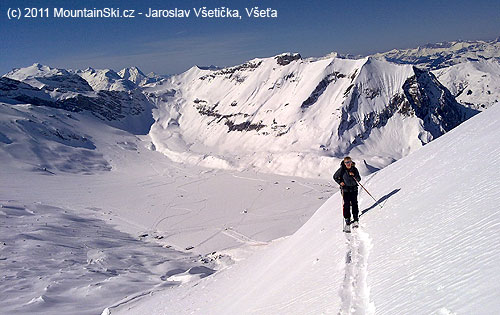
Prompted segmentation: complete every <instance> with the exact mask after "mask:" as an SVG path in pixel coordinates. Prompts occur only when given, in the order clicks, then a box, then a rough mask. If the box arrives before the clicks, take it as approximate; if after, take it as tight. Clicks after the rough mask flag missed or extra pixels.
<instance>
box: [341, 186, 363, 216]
mask: <svg viewBox="0 0 500 315" xmlns="http://www.w3.org/2000/svg"><path fill="white" fill-rule="evenodd" d="M342 197H343V198H344V219H349V220H350V219H351V207H352V218H353V220H354V221H358V213H359V209H358V192H357V191H343V192H342Z"/></svg>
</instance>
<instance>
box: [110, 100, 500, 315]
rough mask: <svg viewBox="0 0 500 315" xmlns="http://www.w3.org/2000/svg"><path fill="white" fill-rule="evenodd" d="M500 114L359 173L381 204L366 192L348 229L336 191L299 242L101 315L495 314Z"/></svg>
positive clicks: (498, 303)
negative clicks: (344, 230) (350, 230)
mask: <svg viewBox="0 0 500 315" xmlns="http://www.w3.org/2000/svg"><path fill="white" fill-rule="evenodd" d="M499 116H500V106H498V105H495V106H492V108H490V109H488V111H486V112H483V113H481V114H479V115H477V116H475V117H473V118H472V119H470V120H469V121H467V122H465V123H463V124H462V125H460V126H458V127H457V128H456V129H454V130H452V131H451V132H449V133H447V134H446V135H444V136H442V137H440V138H439V139H436V140H435V141H433V142H431V143H430V144H428V145H427V146H425V147H423V148H421V149H420V150H418V151H416V152H414V153H412V154H410V155H408V156H407V157H405V158H403V159H401V160H399V161H398V162H396V163H394V164H392V165H390V166H388V167H386V168H385V169H383V170H381V171H380V172H377V173H376V174H375V175H373V176H372V177H369V178H364V179H363V182H364V183H365V186H366V188H367V189H368V190H369V191H370V192H371V193H372V194H373V195H375V196H377V197H378V198H380V199H379V201H380V202H381V204H383V208H379V207H378V206H377V205H376V204H375V203H374V201H373V200H372V199H371V198H370V197H369V196H368V195H367V194H366V193H364V192H361V193H360V209H361V210H362V211H363V214H362V216H361V219H360V220H361V228H359V229H358V230H355V232H353V233H352V234H350V235H348V234H344V233H342V218H341V215H340V207H341V204H342V201H341V196H340V193H336V194H335V195H333V196H332V197H331V198H330V199H329V200H328V201H327V202H326V203H325V204H324V205H323V206H322V207H321V208H319V209H318V210H317V211H316V213H315V214H314V215H313V216H312V218H311V219H310V220H309V221H308V222H307V223H306V224H304V225H303V226H302V227H301V228H300V229H299V230H298V231H297V232H296V233H294V234H293V235H292V236H290V237H288V238H285V239H281V240H277V241H275V242H273V243H271V244H269V245H267V246H265V247H263V246H255V245H254V246H251V245H249V247H250V248H253V252H254V254H253V255H251V256H250V257H249V258H246V259H242V260H240V261H239V262H238V263H237V264H236V265H234V266H232V267H231V268H226V269H223V270H221V271H219V272H217V273H215V274H213V275H211V276H209V277H207V278H204V279H201V280H197V281H194V282H191V283H185V284H183V285H182V286H179V287H176V288H172V289H169V290H165V291H163V292H157V293H154V294H151V295H149V296H147V297H144V298H143V299H141V300H137V301H130V303H126V304H119V303H117V304H115V305H112V306H110V307H109V308H107V309H106V310H105V311H104V312H103V314H162V313H172V314H495V313H496V312H497V311H498V310H499V309H500V300H499V299H498V292H499V290H500V273H498V269H499V268H498V260H499V259H500V237H499V236H500V234H499V233H498V228H499V226H500V208H499V207H498V204H499V203H500V193H499V190H498V187H499V185H500V177H498V176H495V175H494V174H496V173H497V170H498V168H499V167H500V149H499V148H500V140H499V139H500V128H499V125H498V117H499ZM335 209H338V211H337V210H335ZM179 281H181V280H180V279H179Z"/></svg>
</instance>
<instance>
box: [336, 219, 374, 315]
mask: <svg viewBox="0 0 500 315" xmlns="http://www.w3.org/2000/svg"><path fill="white" fill-rule="evenodd" d="M346 238H347V252H346V264H345V275H344V281H343V283H342V287H341V289H340V292H339V293H340V298H341V308H340V311H339V314H340V315H351V314H353V315H354V314H359V315H365V314H367V315H371V314H375V304H374V303H373V302H370V288H369V287H368V283H367V280H366V279H367V276H368V270H367V269H368V256H369V254H370V250H371V247H372V243H371V239H370V236H369V235H368V234H367V233H366V232H364V231H363V230H362V229H361V228H357V229H354V230H353V232H352V233H350V234H346Z"/></svg>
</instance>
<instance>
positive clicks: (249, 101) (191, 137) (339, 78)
mask: <svg viewBox="0 0 500 315" xmlns="http://www.w3.org/2000/svg"><path fill="white" fill-rule="evenodd" d="M280 57H283V55H278V56H275V57H271V58H263V59H254V60H251V61H248V62H247V63H245V64H243V65H240V66H235V67H231V68H226V69H221V70H216V71H211V70H202V69H200V68H198V67H193V68H191V69H190V70H188V71H186V72H185V73H183V74H181V75H177V76H172V77H170V78H169V79H167V80H165V81H162V82H161V83H159V84H156V85H154V86H151V87H149V88H147V89H146V91H147V93H149V95H150V98H151V99H153V100H155V102H156V106H157V109H156V110H155V112H154V115H155V121H156V122H155V123H154V124H153V125H152V127H151V130H150V136H151V138H152V142H153V143H154V145H155V148H156V149H157V150H158V151H159V152H162V153H164V154H165V155H166V156H168V157H169V158H170V159H172V160H174V161H176V162H179V163H189V164H194V165H202V166H206V167H212V168H222V169H231V170H240V171H241V170H245V169H255V170H257V171H259V172H266V173H273V174H281V175H286V176H301V177H309V178H317V177H320V178H324V179H326V178H329V172H330V170H331V169H332V168H334V167H336V165H338V163H339V160H340V159H341V158H342V157H343V156H345V155H351V156H353V157H354V158H359V159H363V160H364V161H365V163H364V164H361V168H362V169H361V171H362V173H365V174H366V173H369V172H371V170H372V169H373V168H375V169H379V168H383V167H385V166H387V165H388V164H390V163H392V162H393V161H395V160H398V159H400V158H401V157H403V156H406V155H407V154H409V153H411V152H413V151H415V150H417V149H419V148H420V147H422V145H423V144H425V143H427V142H429V141H430V140H432V139H433V138H435V137H436V136H437V134H436V133H435V132H432V131H431V130H427V129H425V128H427V125H426V123H423V122H422V117H418V116H417V115H415V114H414V112H412V111H411V110H409V109H408V108H406V107H405V106H406V105H405V104H407V103H405V102H407V100H406V97H407V96H405V95H406V94H405V93H406V91H404V90H403V86H404V84H405V83H406V82H408V81H409V80H411V78H414V77H415V75H416V73H415V70H414V69H413V68H412V66H410V65H397V64H392V63H389V62H386V61H380V60H376V59H374V58H362V59H357V60H353V59H341V58H334V57H333V58H322V59H306V60H302V59H297V60H293V61H291V62H290V63H288V64H286V65H281V64H278V63H277V59H278V58H280ZM290 58H292V59H293V58H296V55H290ZM437 83H438V82H437V81H436V82H430V83H429V84H428V86H426V87H422V88H421V89H422V90H425V89H431V88H434V89H435V90H436V91H437V92H436V93H434V94H435V95H440V92H442V93H441V95H446V93H445V92H444V91H442V89H443V87H442V86H440V84H439V85H436V84H437ZM450 97H451V96H450ZM423 98H425V97H423ZM429 98H431V97H429ZM405 100H406V101H405ZM422 102H424V101H422ZM439 102H441V104H440V107H442V108H446V109H444V111H447V110H449V109H450V108H449V107H456V106H458V104H454V103H453V104H451V103H446V102H447V100H446V99H445V100H443V99H440V100H439ZM391 104H392V105H391ZM389 105H390V106H393V108H392V107H390V106H389ZM408 106H409V105H408ZM410 107H411V106H410ZM415 111H416V109H415ZM432 119H433V120H434V121H439V120H440V119H442V118H440V116H439V115H435V116H434V117H433V118H432ZM458 123H459V122H458V121H455V122H452V124H458ZM231 126H232V127H233V129H231ZM235 126H236V127H235ZM438 129H439V128H438ZM283 148H286V150H283ZM365 164H366V165H367V166H365Z"/></svg>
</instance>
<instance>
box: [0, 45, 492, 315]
mask: <svg viewBox="0 0 500 315" xmlns="http://www.w3.org/2000/svg"><path fill="white" fill-rule="evenodd" d="M497 46H498V45H497V44H496V43H494V42H492V43H487V42H475V43H472V42H459V43H449V44H439V45H435V46H428V47H424V48H421V49H417V50H416V51H405V52H404V54H403V55H404V56H403V57H401V60H403V59H405V58H407V57H411V56H413V57H415V58H417V57H418V58H424V59H425V58H426V56H429V54H431V55H432V54H435V56H437V57H439V56H441V55H442V54H445V53H446V51H448V52H451V55H452V58H451V59H449V60H448V59H443V60H437V61H439V62H441V63H440V64H441V65H445V64H446V63H447V62H449V63H450V64H455V63H457V62H459V64H455V65H453V66H450V67H444V68H441V69H438V70H434V71H433V73H434V74H435V75H436V77H437V78H438V79H439V80H440V82H441V83H443V84H444V85H445V86H446V87H447V88H448V89H449V90H450V91H451V93H453V95H456V96H457V99H458V100H459V101H460V102H462V103H463V104H464V105H466V106H468V107H472V108H479V109H481V110H483V109H484V111H483V112H482V113H480V114H478V115H477V116H476V117H473V118H472V119H470V120H468V121H466V122H464V123H462V124H461V125H459V126H458V127H456V128H455V129H452V130H451V131H449V132H447V133H446V134H444V135H443V136H440V137H439V138H436V136H439V135H441V133H440V132H441V131H447V130H448V129H447V126H454V125H455V124H458V123H460V122H461V121H447V120H445V119H444V118H443V117H442V116H446V115H447V114H448V111H450V112H453V111H454V110H456V109H457V108H462V107H460V106H459V105H458V104H457V103H456V102H455V101H454V99H453V97H452V96H451V94H449V93H448V91H447V90H446V89H444V88H443V87H442V86H441V83H440V82H438V81H437V80H435V78H434V77H433V76H432V75H431V74H430V73H427V72H420V71H418V70H417V69H415V68H413V67H412V66H411V65H406V64H393V63H390V62H387V61H385V60H377V58H373V57H365V58H358V59H346V58H342V57H341V56H340V55H338V54H336V55H335V54H332V55H329V56H326V57H323V58H308V59H300V56H299V55H298V54H289V53H286V54H280V55H278V56H275V57H270V58H256V59H253V60H250V61H248V62H247V63H245V64H243V65H239V66H235V67H231V68H225V69H220V68H217V67H208V68H201V67H193V68H191V69H190V70H188V71H186V72H185V73H183V74H180V75H175V76H171V77H169V78H168V79H165V80H161V81H160V79H161V78H158V77H156V76H154V75H148V76H147V77H148V78H143V76H144V74H143V73H142V72H141V71H140V70H139V69H138V68H136V67H131V68H125V69H123V70H122V71H120V72H119V73H116V72H115V71H113V70H111V69H104V70H95V69H92V68H89V69H86V70H64V69H56V68H51V67H48V66H43V65H40V64H34V65H32V66H30V67H27V68H21V69H14V70H13V71H11V72H9V73H8V74H6V75H5V76H4V77H3V78H1V82H0V85H1V86H0V93H1V95H0V97H1V99H0V161H1V162H2V167H1V168H0V186H1V187H2V189H1V190H0V218H1V219H0V262H1V264H0V274H1V281H0V292H1V296H2V299H0V309H1V310H2V311H1V313H9V314H10V313H36V314H39V313H46V314H60V313H71V314H96V313H97V314H98V313H102V314H128V313H132V314H138V313H145V314H163V313H167V314H422V313H423V314H470V313H473V314H492V313H495V312H496V310H498V309H500V305H499V302H498V301H499V299H498V294H497V292H499V291H500V290H499V289H500V287H499V283H500V275H499V273H498V272H497V271H498V267H497V262H498V260H499V258H500V257H499V255H500V254H499V253H500V248H499V246H500V245H499V244H500V240H499V233H498V227H499V226H500V218H499V207H498V204H499V201H500V200H499V199H500V194H499V192H498V187H499V184H500V183H499V179H498V177H496V176H495V174H496V173H497V169H498V167H499V166H500V165H499V164H500V163H499V157H500V151H499V148H500V146H499V144H500V142H499V140H498V139H500V138H499V136H500V135H499V128H498V126H497V121H498V117H499V114H500V107H499V106H498V105H496V103H497V102H496V97H497V95H498V73H499V71H500V69H499V68H498V62H497V61H495V58H497V57H498V54H497V51H498V49H497V48H496V47H497ZM397 52H398V51H393V52H392V53H397ZM471 56H476V57H477V56H482V57H484V58H482V57H481V58H480V59H488V58H489V60H479V61H470V60H469V61H464V60H465V59H463V58H466V59H467V58H469V57H471ZM418 58H417V59H418ZM403 61H404V60H403ZM401 63H404V62H401ZM417 75H422V76H424V77H425V78H424V79H425V80H424V82H417V79H416V76H417ZM139 79H141V80H139ZM14 80H17V81H14ZM132 81H134V82H132ZM138 82H139V83H138ZM410 83H411V84H410ZM405 84H406V88H405ZM408 85H411V86H410V88H408ZM464 88H467V89H471V90H472V91H473V92H472V94H467V93H466V90H463V89H464ZM460 90H462V91H464V92H463V93H460ZM410 91H418V93H424V92H426V93H427V94H425V93H424V94H423V95H420V98H417V99H416V102H417V103H418V104H419V107H421V106H420V105H421V104H426V102H427V101H428V99H429V98H431V101H430V105H429V107H428V108H427V107H426V108H425V109H424V110H423V111H424V112H425V117H424V116H422V115H421V116H419V115H417V114H416V111H417V110H419V109H418V108H417V107H413V108H410V107H411V106H409V103H408V97H409V96H408V95H407V94H408V93H409V92H410ZM488 91H491V92H492V93H491V94H488ZM405 93H406V94H405ZM414 96H415V97H417V96H419V95H418V94H414V95H412V97H414ZM434 96H435V97H434ZM404 97H407V98H406V99H404ZM433 97H434V98H433ZM68 100H70V101H71V100H74V102H75V103H74V104H73V103H71V102H68ZM79 100H80V102H79ZM26 102H33V104H26ZM65 102H67V103H65ZM89 102H90V103H91V105H89ZM469 103H470V104H469ZM71 104H73V105H74V106H77V107H78V106H87V107H85V110H83V111H78V112H74V111H71V112H70V111H65V110H63V109H62V108H66V109H69V110H74V109H71ZM391 104H396V105H394V107H393V108H391V106H392V105H391ZM66 105H67V106H66ZM483 105H484V107H483ZM58 106H62V108H61V107H58ZM65 106H66V107H65ZM388 108H389V111H388ZM436 108H437V109H441V110H442V111H441V112H439V111H433V110H434V109H436ZM420 110H421V109H420ZM429 122H431V123H432V124H433V125H432V126H433V129H432V130H431V129H430V128H428V126H427V125H426V124H429ZM436 130H438V131H440V132H438V133H436ZM431 141H432V142H431ZM345 154H349V155H351V156H352V157H353V159H354V160H355V161H356V162H358V163H357V165H358V166H359V168H360V170H361V172H362V175H363V180H362V183H363V185H365V187H366V188H368V190H369V191H370V192H371V193H372V194H373V195H374V196H376V197H377V199H378V201H379V202H380V204H381V205H383V208H382V209H381V208H379V207H378V206H377V204H376V203H375V201H374V200H373V199H371V197H369V196H368V195H367V194H366V193H365V192H363V191H362V192H361V193H360V196H359V200H360V209H361V210H362V212H363V213H362V216H361V227H360V228H358V229H355V230H353V232H352V233H351V234H344V233H342V232H341V230H342V218H341V211H340V205H341V197H340V195H339V194H338V193H337V188H336V185H334V184H333V183H332V182H331V174H332V173H333V172H334V171H335V170H336V168H337V167H338V163H339V159H340V158H341V157H342V156H343V155H345ZM328 198H329V199H328ZM325 201H326V202H325Z"/></svg>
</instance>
